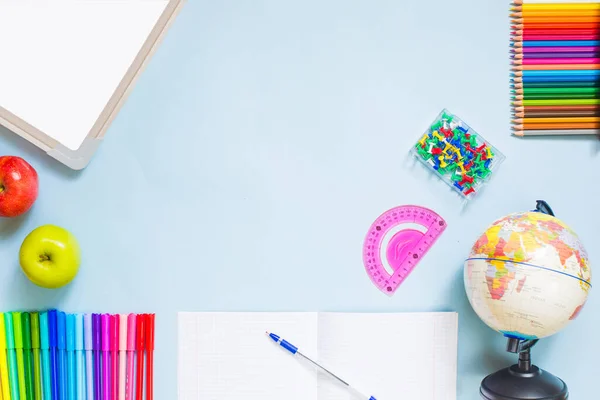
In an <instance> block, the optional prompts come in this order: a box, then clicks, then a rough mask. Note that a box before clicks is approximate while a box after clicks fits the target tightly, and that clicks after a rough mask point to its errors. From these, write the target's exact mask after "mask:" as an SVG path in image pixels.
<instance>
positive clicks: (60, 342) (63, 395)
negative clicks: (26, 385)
mask: <svg viewBox="0 0 600 400" xmlns="http://www.w3.org/2000/svg"><path fill="white" fill-rule="evenodd" d="M56 348H57V354H56V358H57V359H58V396H59V397H58V400H67V358H66V354H65V350H66V348H67V316H66V314H65V313H64V311H59V312H58V323H57V325H56Z"/></svg>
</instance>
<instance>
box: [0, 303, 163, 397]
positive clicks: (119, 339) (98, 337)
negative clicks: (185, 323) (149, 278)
mask: <svg viewBox="0 0 600 400" xmlns="http://www.w3.org/2000/svg"><path fill="white" fill-rule="evenodd" d="M154 320H155V317H154V314H117V315H110V314H66V313H64V312H62V311H58V310H48V311H41V312H6V313H0V399H1V400H126V399H127V400H142V399H144V398H145V399H147V400H152V398H153V368H154V363H153V351H154ZM144 361H145V362H144ZM144 364H146V368H144ZM144 372H145V383H146V385H145V387H144ZM144 389H145V390H144ZM144 394H145V397H144Z"/></svg>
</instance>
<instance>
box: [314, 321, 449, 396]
mask: <svg viewBox="0 0 600 400" xmlns="http://www.w3.org/2000/svg"><path fill="white" fill-rule="evenodd" d="M318 324H319V337H318V343H319V344H318V350H319V360H320V362H322V363H323V365H324V366H325V367H326V368H329V369H331V370H333V371H335V373H336V374H339V376H340V377H341V378H342V379H344V380H346V381H347V382H348V383H349V384H350V385H352V386H355V387H356V389H358V390H359V391H361V392H362V393H363V394H365V395H367V396H374V397H375V398H377V399H382V400H385V399H398V398H403V399H411V400H455V399H456V373H457V372H456V362H457V339H458V337H457V335H458V314H456V313H403V314H338V313H321V314H320V315H319V321H318ZM318 387H319V389H318V400H351V399H352V400H354V398H353V397H351V396H350V395H349V393H348V392H347V391H346V390H345V389H344V388H343V387H342V386H340V385H339V384H338V383H337V382H335V381H334V380H332V379H331V378H329V377H328V376H327V375H326V374H322V373H319V377H318Z"/></svg>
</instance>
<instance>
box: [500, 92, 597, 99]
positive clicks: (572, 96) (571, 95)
mask: <svg viewBox="0 0 600 400" xmlns="http://www.w3.org/2000/svg"><path fill="white" fill-rule="evenodd" d="M597 97H598V95H596V94H594V93H591V94H590V93H558V94H557V93H550V94H528V95H523V94H513V95H512V98H513V99H514V100H551V99H557V100H558V99H595V98H597Z"/></svg>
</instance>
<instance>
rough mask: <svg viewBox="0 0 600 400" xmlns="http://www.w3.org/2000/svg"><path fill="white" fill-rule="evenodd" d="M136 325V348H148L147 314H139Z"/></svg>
mask: <svg viewBox="0 0 600 400" xmlns="http://www.w3.org/2000/svg"><path fill="white" fill-rule="evenodd" d="M135 325H136V328H137V335H136V341H135V349H136V350H142V351H143V350H145V349H146V340H145V336H146V314H138V316H137V320H136V322H135Z"/></svg>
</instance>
